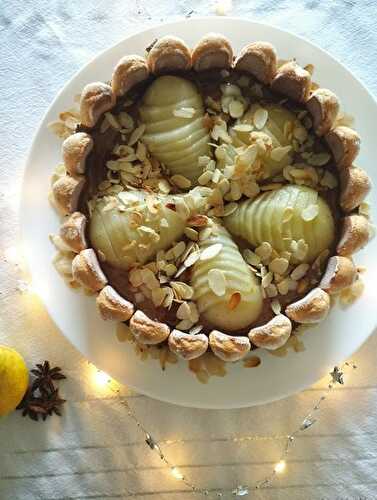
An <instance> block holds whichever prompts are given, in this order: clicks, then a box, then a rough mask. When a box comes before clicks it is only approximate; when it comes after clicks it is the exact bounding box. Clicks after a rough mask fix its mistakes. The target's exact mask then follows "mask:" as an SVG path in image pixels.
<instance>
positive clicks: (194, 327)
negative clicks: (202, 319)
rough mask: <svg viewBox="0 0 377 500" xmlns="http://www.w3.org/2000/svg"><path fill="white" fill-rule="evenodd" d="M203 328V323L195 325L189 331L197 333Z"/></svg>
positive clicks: (193, 333) (192, 333)
mask: <svg viewBox="0 0 377 500" xmlns="http://www.w3.org/2000/svg"><path fill="white" fill-rule="evenodd" d="M202 330H203V325H195V326H193V327H192V328H191V329H190V331H189V333H191V335H197V334H198V333H200V332H201V331H202Z"/></svg>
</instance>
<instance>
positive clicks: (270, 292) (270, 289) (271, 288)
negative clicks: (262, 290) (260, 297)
mask: <svg viewBox="0 0 377 500" xmlns="http://www.w3.org/2000/svg"><path fill="white" fill-rule="evenodd" d="M277 294H278V290H277V288H276V285H273V284H271V285H268V286H267V287H266V295H267V297H269V298H272V297H276V296H277Z"/></svg>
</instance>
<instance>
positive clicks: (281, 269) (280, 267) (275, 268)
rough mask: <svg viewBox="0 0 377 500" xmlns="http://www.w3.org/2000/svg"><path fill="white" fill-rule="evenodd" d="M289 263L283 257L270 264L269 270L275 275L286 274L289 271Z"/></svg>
mask: <svg viewBox="0 0 377 500" xmlns="http://www.w3.org/2000/svg"><path fill="white" fill-rule="evenodd" d="M288 266H289V262H288V260H287V259H283V258H281V257H278V258H275V259H273V260H272V261H271V262H270V264H269V266H268V267H269V270H270V271H272V272H273V273H278V274H284V273H285V272H286V270H287V269H288Z"/></svg>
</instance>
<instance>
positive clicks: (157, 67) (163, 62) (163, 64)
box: [148, 36, 191, 75]
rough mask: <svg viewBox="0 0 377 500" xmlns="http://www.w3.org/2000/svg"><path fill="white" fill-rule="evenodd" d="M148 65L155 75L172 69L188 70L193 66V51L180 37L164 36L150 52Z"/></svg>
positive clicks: (173, 70)
mask: <svg viewBox="0 0 377 500" xmlns="http://www.w3.org/2000/svg"><path fill="white" fill-rule="evenodd" d="M148 66H149V68H150V71H151V73H154V74H155V75H160V74H163V73H169V72H171V71H172V72H175V71H188V70H189V69H190V68H191V51H190V49H189V48H188V47H187V45H186V44H185V42H184V41H183V40H181V39H180V38H178V37H175V36H164V37H162V38H160V39H159V40H158V41H157V42H156V43H155V44H154V45H153V47H152V49H151V51H150V52H149V54H148Z"/></svg>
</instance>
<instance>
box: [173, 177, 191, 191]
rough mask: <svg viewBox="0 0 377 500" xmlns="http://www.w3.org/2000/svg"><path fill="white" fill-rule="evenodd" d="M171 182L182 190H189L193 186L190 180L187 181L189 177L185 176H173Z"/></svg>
mask: <svg viewBox="0 0 377 500" xmlns="http://www.w3.org/2000/svg"><path fill="white" fill-rule="evenodd" d="M170 180H171V181H172V183H173V184H175V185H176V186H177V187H179V188H181V189H188V188H189V187H190V186H191V181H190V179H187V177H185V176H183V175H179V174H177V175H173V176H172V177H170Z"/></svg>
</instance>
